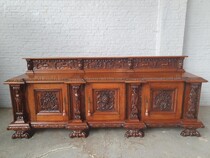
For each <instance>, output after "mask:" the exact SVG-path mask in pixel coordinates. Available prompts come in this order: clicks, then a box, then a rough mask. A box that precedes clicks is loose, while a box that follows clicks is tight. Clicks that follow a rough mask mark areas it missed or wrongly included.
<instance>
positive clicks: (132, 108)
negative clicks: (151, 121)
mask: <svg viewBox="0 0 210 158" xmlns="http://www.w3.org/2000/svg"><path fill="white" fill-rule="evenodd" d="M127 98H128V101H127V104H128V106H127V121H126V123H125V128H127V129H128V130H127V131H126V133H125V136H126V137H143V136H144V132H143V131H142V130H141V129H143V128H144V127H145V125H144V123H142V122H140V119H141V86H140V84H138V83H135V84H129V85H128V97H127Z"/></svg>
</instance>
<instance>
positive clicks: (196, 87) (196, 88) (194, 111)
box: [185, 83, 201, 119]
mask: <svg viewBox="0 0 210 158" xmlns="http://www.w3.org/2000/svg"><path fill="white" fill-rule="evenodd" d="M200 91H201V84H200V83H193V84H191V87H190V94H189V100H188V109H187V112H186V114H185V118H187V119H196V118H197V115H198V106H199V99H200Z"/></svg>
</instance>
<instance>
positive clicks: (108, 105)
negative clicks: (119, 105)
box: [96, 90, 115, 111]
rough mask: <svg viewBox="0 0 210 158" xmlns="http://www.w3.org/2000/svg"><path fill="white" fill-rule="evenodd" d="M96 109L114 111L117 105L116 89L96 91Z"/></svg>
mask: <svg viewBox="0 0 210 158" xmlns="http://www.w3.org/2000/svg"><path fill="white" fill-rule="evenodd" d="M96 99H97V102H96V105H97V107H96V110H98V111H112V110H114V105H115V90H100V91H96Z"/></svg>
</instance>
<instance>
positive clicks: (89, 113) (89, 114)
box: [88, 97, 91, 116]
mask: <svg viewBox="0 0 210 158" xmlns="http://www.w3.org/2000/svg"><path fill="white" fill-rule="evenodd" d="M90 104H91V102H90V97H88V116H91V112H90Z"/></svg>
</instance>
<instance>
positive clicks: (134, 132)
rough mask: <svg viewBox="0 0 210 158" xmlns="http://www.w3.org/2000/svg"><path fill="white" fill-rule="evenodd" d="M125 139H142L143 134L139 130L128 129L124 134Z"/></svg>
mask: <svg viewBox="0 0 210 158" xmlns="http://www.w3.org/2000/svg"><path fill="white" fill-rule="evenodd" d="M125 137H127V138H129V137H144V132H143V131H141V130H139V129H129V130H127V131H126V132H125Z"/></svg>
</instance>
